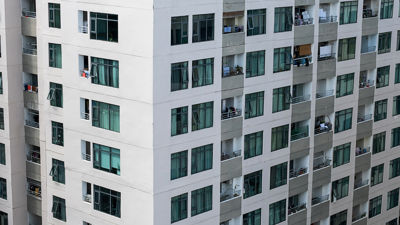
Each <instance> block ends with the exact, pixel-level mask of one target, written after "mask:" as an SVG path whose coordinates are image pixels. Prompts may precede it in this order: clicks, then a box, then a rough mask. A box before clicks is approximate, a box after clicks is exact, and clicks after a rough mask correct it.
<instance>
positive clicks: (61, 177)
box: [50, 159, 65, 184]
mask: <svg viewBox="0 0 400 225" xmlns="http://www.w3.org/2000/svg"><path fill="white" fill-rule="evenodd" d="M50 176H52V177H53V181H55V182H58V183H62V184H65V166H64V162H63V161H60V160H57V159H52V166H51V170H50Z"/></svg>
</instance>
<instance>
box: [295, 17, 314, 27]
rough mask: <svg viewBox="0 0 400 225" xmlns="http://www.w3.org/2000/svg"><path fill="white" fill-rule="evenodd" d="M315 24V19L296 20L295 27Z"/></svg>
mask: <svg viewBox="0 0 400 225" xmlns="http://www.w3.org/2000/svg"><path fill="white" fill-rule="evenodd" d="M313 23H314V19H313V18H307V19H295V20H294V25H295V26H304V25H311V24H313Z"/></svg>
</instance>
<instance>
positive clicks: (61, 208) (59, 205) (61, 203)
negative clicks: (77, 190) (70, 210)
mask: <svg viewBox="0 0 400 225" xmlns="http://www.w3.org/2000/svg"><path fill="white" fill-rule="evenodd" d="M65 211H66V207H65V199H63V198H59V197H57V196H54V195H53V206H52V207H51V212H52V213H53V218H56V219H59V220H62V221H64V222H65V221H67V216H66V213H65Z"/></svg>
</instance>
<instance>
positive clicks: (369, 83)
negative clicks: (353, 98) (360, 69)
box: [360, 80, 374, 89]
mask: <svg viewBox="0 0 400 225" xmlns="http://www.w3.org/2000/svg"><path fill="white" fill-rule="evenodd" d="M372 86H374V81H373V80H367V81H361V82H360V89H362V88H367V87H372Z"/></svg>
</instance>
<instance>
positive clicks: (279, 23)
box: [274, 7, 293, 33]
mask: <svg viewBox="0 0 400 225" xmlns="http://www.w3.org/2000/svg"><path fill="white" fill-rule="evenodd" d="M292 11H293V8H292V7H277V8H275V18H274V33H278V32H285V31H291V30H292V25H293V12H292Z"/></svg>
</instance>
